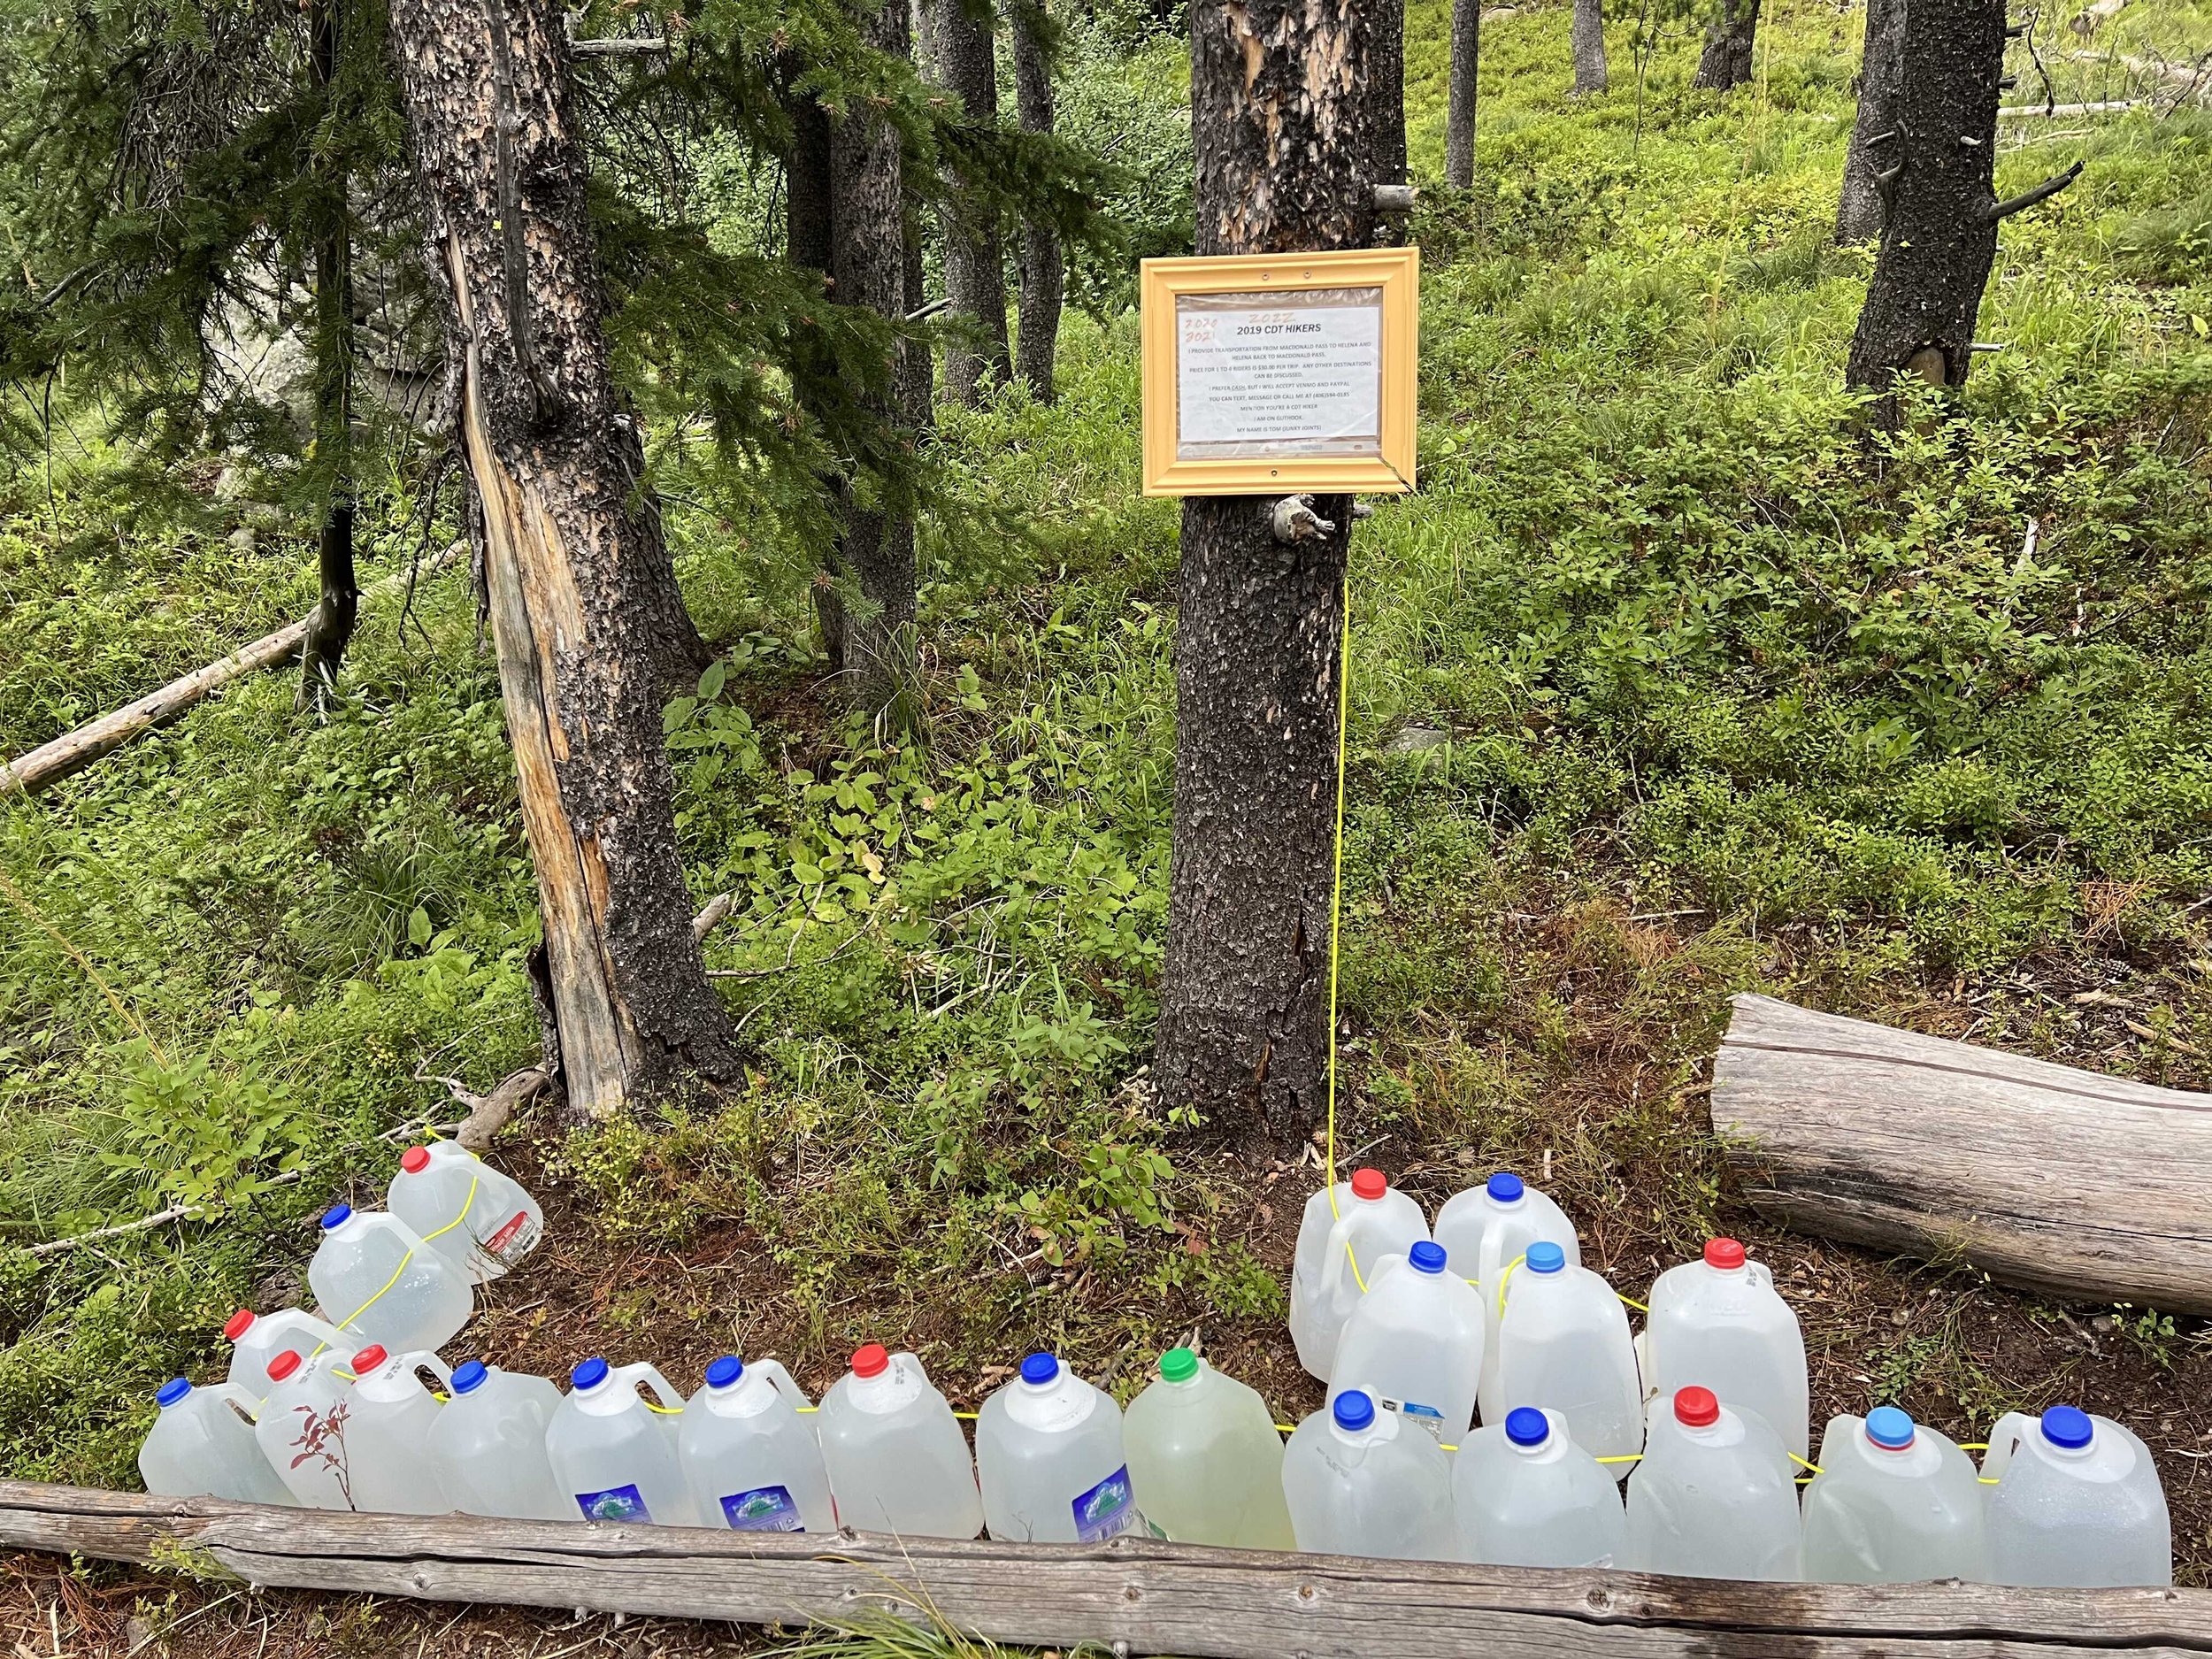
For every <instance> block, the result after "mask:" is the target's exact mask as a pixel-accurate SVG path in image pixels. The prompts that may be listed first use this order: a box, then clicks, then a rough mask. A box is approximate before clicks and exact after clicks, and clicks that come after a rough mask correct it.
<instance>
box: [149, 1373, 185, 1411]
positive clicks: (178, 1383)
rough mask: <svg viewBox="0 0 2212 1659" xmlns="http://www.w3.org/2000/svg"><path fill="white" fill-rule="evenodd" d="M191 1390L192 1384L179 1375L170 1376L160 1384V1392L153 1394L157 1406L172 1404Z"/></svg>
mask: <svg viewBox="0 0 2212 1659" xmlns="http://www.w3.org/2000/svg"><path fill="white" fill-rule="evenodd" d="M191 1392H192V1385H191V1384H190V1383H188V1382H187V1381H185V1379H183V1378H181V1377H172V1378H171V1379H169V1380H168V1381H167V1382H165V1383H164V1384H162V1385H161V1392H160V1393H158V1394H156V1395H155V1396H154V1403H155V1404H156V1405H157V1406H173V1405H174V1404H176V1403H177V1402H178V1401H180V1400H181V1399H183V1398H184V1397H185V1395H187V1394H190V1393H191Z"/></svg>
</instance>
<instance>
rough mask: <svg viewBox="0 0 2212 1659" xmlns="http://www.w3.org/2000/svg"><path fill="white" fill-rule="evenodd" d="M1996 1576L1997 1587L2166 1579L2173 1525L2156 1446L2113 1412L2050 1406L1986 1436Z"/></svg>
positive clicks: (2012, 1417) (2007, 1420)
mask: <svg viewBox="0 0 2212 1659" xmlns="http://www.w3.org/2000/svg"><path fill="white" fill-rule="evenodd" d="M1982 1473H1983V1474H1985V1475H1987V1476H1991V1477H1993V1478H1994V1479H1995V1480H1996V1482H1997V1484H1996V1485H1995V1486H1985V1487H1984V1488H1983V1490H1984V1491H1985V1492H1986V1493H1987V1494H1989V1556H1990V1576H1991V1577H1992V1578H1993V1579H1994V1580H1995V1581H1996V1582H1997V1583H1999V1584H2032V1585H2051V1586H2122V1585H2167V1584H2171V1583H2172V1582H2173V1581H2174V1535H2173V1524H2172V1522H2171V1520H2170V1518H2169V1517H2168V1515H2167V1512H2166V1494H2165V1492H2164V1490H2163V1489H2162V1487H2161V1486H2159V1484H2158V1467H2157V1465H2156V1464H2155V1463H2153V1462H2152V1461H2151V1449H2150V1448H2149V1447H2147V1446H2146V1445H2144V1444H2143V1442H2142V1441H2141V1440H2138V1439H2137V1438H2136V1437H2135V1436H2134V1435H2133V1434H2131V1433H2130V1432H2128V1431H2127V1430H2126V1429H2124V1428H2122V1427H2121V1426H2120V1425H2118V1424H2117V1423H2115V1422H2114V1421H2112V1419H2111V1418H2109V1417H2091V1416H2089V1415H2088V1414H2087V1413H2086V1412H2084V1411H2080V1410H2078V1409H2075V1408H2074V1407H2072V1406H2053V1407H2052V1408H2051V1409H2049V1410H2048V1411H2046V1412H2045V1413H2044V1414H2043V1417H2042V1419H2041V1420H2040V1421H2038V1420H2037V1419H2035V1418H2033V1417H2029V1416H2027V1415H2026V1414H2025V1413H2024V1412H2018V1411H2008V1412H2007V1413H2006V1414H2005V1415H2004V1416H2003V1417H2000V1418H1998V1419H1997V1426H1996V1427H1995V1428H1993V1429H1992V1430H1990V1432H1989V1450H1988V1451H1987V1452H1986V1453H1985V1454H1984V1455H1983V1457H1982Z"/></svg>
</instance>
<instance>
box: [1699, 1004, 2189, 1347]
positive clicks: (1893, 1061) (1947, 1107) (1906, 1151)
mask: <svg viewBox="0 0 2212 1659" xmlns="http://www.w3.org/2000/svg"><path fill="white" fill-rule="evenodd" d="M1734 1004H1735V1013H1734V1016H1733V1018H1732V1019H1731V1021H1730V1023H1729V1027H1728V1033H1727V1034H1726V1035H1725V1036H1724V1038H1722V1040H1721V1046H1720V1053H1719V1055H1718V1056H1717V1057H1716V1059H1715V1061H1714V1063H1713V1092H1712V1121H1713V1128H1714V1131H1715V1133H1717V1134H1719V1135H1721V1136H1723V1137H1724V1139H1725V1140H1726V1141H1727V1143H1728V1148H1729V1157H1730V1159H1731V1161H1732V1163H1733V1164H1735V1166H1736V1169H1737V1171H1738V1173H1739V1174H1740V1177H1741V1179H1742V1182H1743V1187H1744V1190H1745V1195H1746V1196H1747V1198H1749V1199H1750V1201H1751V1202H1752V1203H1753V1204H1754V1205H1755V1207H1756V1208H1757V1209H1758V1210H1760V1211H1761V1213H1763V1214H1764V1215H1767V1216H1769V1217H1772V1218H1773V1219H1775V1220H1777V1221H1778V1222H1780V1223H1781V1224H1782V1225H1785V1226H1788V1227H1792V1228H1794V1229H1796V1230H1798V1231H1800V1232H1803V1233H1819V1234H1822V1235H1824V1236H1825V1237H1829V1238H1835V1239H1843V1240H1848V1241H1849V1242H1851V1243H1854V1244H1863V1245H1869V1246H1871V1247H1873V1248H1876V1249H1883V1250H1893V1251H1900V1252H1903V1253H1905V1254H1908V1255H1912V1256H1926V1257H1928V1258H1930V1259H1932V1260H1937V1261H1965V1262H1969V1263H1972V1264H1973V1265H1974V1266H1976V1267H1978V1268H1980V1269H1981V1270H1982V1271H1985V1272H1986V1273H1988V1274H1989V1275H1990V1277H1991V1278H1993V1279H2000V1280H2001V1281H2003V1282H2004V1283H2006V1284H2010V1285H2021V1286H2027V1287H2029V1288H2032V1289H2035V1290H2041V1291H2047V1292H2051V1293H2055V1294H2058V1295H2062V1296H2067V1297H2071V1298H2074V1299H2077V1300H2081V1301H2093V1302H2137V1303H2147V1304H2149V1305H2150V1306H2152V1307H2154V1308H2159V1309H2162V1310H2166V1311H2169V1312H2173V1313H2212V1199H2208V1197H2207V1194H2212V1095H2206V1094H2190V1093H2186V1092H2185V1091H2183V1090H2180V1089H2170V1088H2158V1087H2153V1086H2152V1085H2150V1084H2148V1083H2138V1082H2136V1081H2134V1080H2133V1079H2129V1078H2120V1077H2107V1076H2104V1075H2102V1074H2101V1073H2098V1072H2093V1071H2076V1070H2074V1069H2073V1068H2071V1067H2070V1066H2062V1065H2054V1064H2050V1063H2049V1062H2048V1061H2044V1060H2032V1059H2028V1058H2026V1057H2024V1056H2019V1055H2012V1054H2004V1053H2001V1052H1999V1051H1998V1050H1996V1049H1994V1048H1975V1047H1972V1046H1970V1045H1969V1044H1966V1043H1962V1042H1950V1041H1945V1040H1944V1039H1942V1038H1940V1037H1924V1036H1922V1035H1920V1034H1918V1033H1915V1032H1909V1031H1896V1030H1893V1029H1891V1028H1890V1027H1888V1026H1886V1025H1870V1024H1869V1023H1868V1022H1866V1021H1864V1020H1858V1019H1845V1018H1840V1017H1839V1016H1837V1015H1833V1014H1816V1013H1814V1012H1811V1011H1810V1010H1806V1009H1802V1008H1794V1007H1792V1006H1791V1005H1790V1004H1789V1003H1787V1002H1776V1001H1775V1000H1774V999H1773V998H1771V997H1767V996H1750V995H1745V996H1739V997H1736V998H1735V999H1734Z"/></svg>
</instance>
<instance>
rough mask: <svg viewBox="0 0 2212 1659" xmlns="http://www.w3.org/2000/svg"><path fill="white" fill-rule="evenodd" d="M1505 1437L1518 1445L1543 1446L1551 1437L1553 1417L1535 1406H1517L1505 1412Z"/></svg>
mask: <svg viewBox="0 0 2212 1659" xmlns="http://www.w3.org/2000/svg"><path fill="white" fill-rule="evenodd" d="M1505 1438H1506V1439H1508V1440H1511V1441H1512V1442H1513V1443H1514V1444H1515V1445H1516V1446H1541V1445H1542V1444H1543V1443H1544V1442H1545V1441H1546V1440H1549V1439H1550V1438H1551V1419H1550V1418H1549V1417H1546V1416H1545V1415H1544V1414H1543V1413H1542V1412H1541V1411H1539V1410H1538V1409H1536V1408H1535V1407H1534V1406H1515V1407H1514V1408H1513V1409H1512V1410H1510V1411H1509V1412H1507V1413H1506V1414H1505Z"/></svg>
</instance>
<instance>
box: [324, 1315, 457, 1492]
mask: <svg viewBox="0 0 2212 1659" xmlns="http://www.w3.org/2000/svg"><path fill="white" fill-rule="evenodd" d="M351 1369H352V1371H353V1409H352V1416H351V1418H350V1420H349V1422H348V1423H347V1425H346V1440H347V1445H348V1449H349V1452H350V1453H351V1455H352V1458H353V1507H354V1508H355V1509H373V1510H375V1511H377V1512H378V1513H380V1514H383V1515H444V1514H446V1513H448V1512H449V1511H450V1510H451V1509H453V1507H454V1504H453V1501H452V1500H451V1499H450V1498H449V1497H447V1496H446V1490H445V1485H444V1482H443V1481H442V1480H441V1479H439V1469H438V1460H437V1459H436V1458H434V1457H432V1456H430V1455H427V1454H428V1450H429V1445H430V1436H431V1433H432V1431H433V1430H434V1429H435V1428H436V1426H437V1423H438V1417H439V1415H440V1413H441V1412H442V1411H443V1410H444V1409H445V1406H444V1402H443V1401H442V1399H441V1398H440V1395H441V1394H450V1393H451V1391H452V1387H453V1373H452V1372H451V1371H449V1370H448V1369H447V1368H446V1363H445V1362H444V1361H443V1360H442V1359H440V1358H439V1357H438V1356H436V1355H435V1354H429V1353H414V1354H390V1353H387V1352H386V1351H385V1350H384V1348H382V1347H381V1346H380V1345H378V1344H375V1343H372V1344H371V1345H370V1346H369V1347H367V1348H364V1349H362V1350H361V1352H359V1353H358V1354H356V1355H355V1356H353V1363H352V1367H351ZM425 1376H429V1377H432V1378H434V1379H436V1381H437V1383H438V1386H439V1392H438V1393H437V1394H433V1393H432V1392H431V1391H430V1388H429V1387H428V1386H426V1385H425V1383H424V1382H423V1378H424V1377H425Z"/></svg>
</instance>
